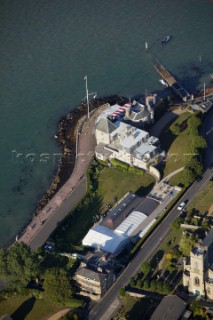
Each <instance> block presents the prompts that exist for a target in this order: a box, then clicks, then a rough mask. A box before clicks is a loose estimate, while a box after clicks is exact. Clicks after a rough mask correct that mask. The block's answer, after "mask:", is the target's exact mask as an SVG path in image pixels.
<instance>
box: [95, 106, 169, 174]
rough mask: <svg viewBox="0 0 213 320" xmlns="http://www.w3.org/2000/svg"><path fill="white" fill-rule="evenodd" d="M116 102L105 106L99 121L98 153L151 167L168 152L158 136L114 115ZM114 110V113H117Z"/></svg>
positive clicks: (104, 158) (131, 163)
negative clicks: (162, 146) (162, 148)
mask: <svg viewBox="0 0 213 320" xmlns="http://www.w3.org/2000/svg"><path fill="white" fill-rule="evenodd" d="M115 107H116V105H115V106H111V107H110V108H109V109H110V110H111V109H112V110H111V111H110V110H105V111H104V112H103V113H102V114H101V115H100V116H99V117H98V119H97V121H96V124H95V137H96V143H97V146H96V149H95V155H96V157H97V158H98V159H100V160H105V161H106V160H111V159H117V160H119V161H122V162H124V163H126V164H128V165H130V166H135V167H137V168H141V169H144V170H148V169H149V166H150V165H154V164H156V163H157V162H159V160H160V159H162V157H163V156H164V152H162V150H161V149H160V143H159V140H158V138H155V137H152V136H151V137H150V136H149V133H148V132H146V131H144V130H141V129H139V128H136V127H135V126H132V125H130V124H127V123H125V122H124V121H123V120H122V118H119V119H117V116H116V117H113V114H115V112H116V111H115ZM113 112H114V113H113Z"/></svg>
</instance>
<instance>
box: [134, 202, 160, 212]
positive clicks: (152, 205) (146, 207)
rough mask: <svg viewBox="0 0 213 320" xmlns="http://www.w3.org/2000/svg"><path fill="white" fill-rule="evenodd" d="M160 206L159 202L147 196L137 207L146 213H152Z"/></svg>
mask: <svg viewBox="0 0 213 320" xmlns="http://www.w3.org/2000/svg"><path fill="white" fill-rule="evenodd" d="M158 206H159V202H158V201H156V200H154V199H151V198H145V200H144V201H143V202H141V204H140V205H139V206H138V207H137V211H140V212H142V213H144V214H145V215H147V216H148V215H150V214H151V213H152V212H153V211H154V210H155V209H156V208H157V207H158Z"/></svg>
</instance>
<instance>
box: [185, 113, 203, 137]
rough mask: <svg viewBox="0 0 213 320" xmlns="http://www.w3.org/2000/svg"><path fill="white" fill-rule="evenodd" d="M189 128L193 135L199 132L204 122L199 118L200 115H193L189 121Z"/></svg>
mask: <svg viewBox="0 0 213 320" xmlns="http://www.w3.org/2000/svg"><path fill="white" fill-rule="evenodd" d="M187 123H188V126H189V128H190V131H191V133H194V132H197V130H198V129H199V127H200V126H201V124H202V121H201V119H200V117H199V115H193V116H191V117H190V118H189V120H188V122H187Z"/></svg>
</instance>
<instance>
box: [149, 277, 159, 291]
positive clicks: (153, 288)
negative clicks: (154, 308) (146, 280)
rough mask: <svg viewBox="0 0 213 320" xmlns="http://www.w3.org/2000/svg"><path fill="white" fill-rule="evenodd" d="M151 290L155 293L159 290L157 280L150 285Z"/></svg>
mask: <svg viewBox="0 0 213 320" xmlns="http://www.w3.org/2000/svg"><path fill="white" fill-rule="evenodd" d="M150 288H151V289H152V290H154V291H156V289H157V281H156V280H152V281H151V283H150Z"/></svg>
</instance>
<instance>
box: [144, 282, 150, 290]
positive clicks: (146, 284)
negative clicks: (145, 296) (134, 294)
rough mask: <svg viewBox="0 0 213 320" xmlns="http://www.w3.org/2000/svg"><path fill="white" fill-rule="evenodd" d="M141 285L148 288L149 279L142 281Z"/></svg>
mask: <svg viewBox="0 0 213 320" xmlns="http://www.w3.org/2000/svg"><path fill="white" fill-rule="evenodd" d="M143 287H144V289H149V287H150V285H149V280H145V281H144V283H143Z"/></svg>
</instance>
